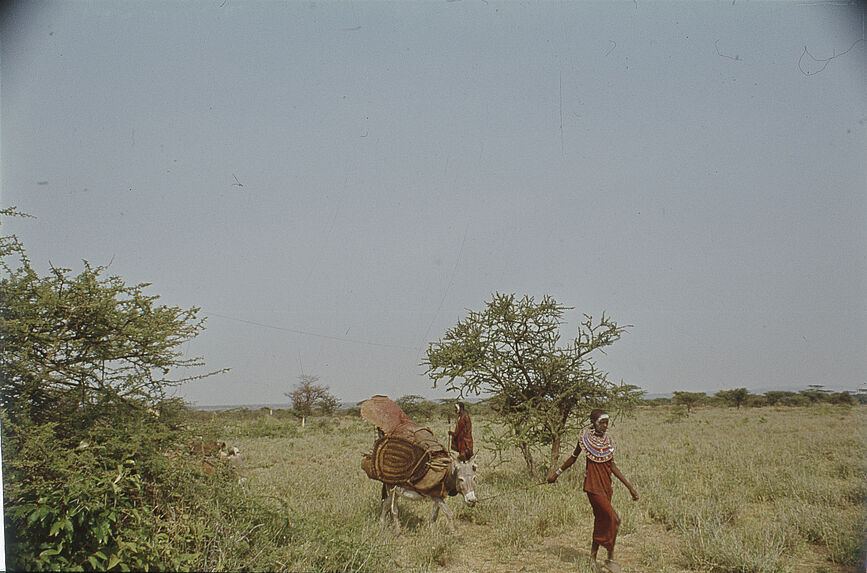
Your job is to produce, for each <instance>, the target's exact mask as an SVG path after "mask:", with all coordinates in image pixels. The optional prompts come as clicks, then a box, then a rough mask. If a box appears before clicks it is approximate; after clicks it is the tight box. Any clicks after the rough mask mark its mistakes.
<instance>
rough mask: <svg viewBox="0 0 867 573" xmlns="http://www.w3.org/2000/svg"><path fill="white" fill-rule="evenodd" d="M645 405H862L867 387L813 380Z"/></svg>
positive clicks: (681, 395) (677, 396)
mask: <svg viewBox="0 0 867 573" xmlns="http://www.w3.org/2000/svg"><path fill="white" fill-rule="evenodd" d="M641 404H642V405H644V406H667V405H677V406H683V407H685V408H686V410H687V412H690V411H692V409H693V408H695V407H696V406H724V407H725V406H728V407H734V408H740V407H742V406H743V407H749V408H758V407H763V406H813V405H816V404H832V405H850V406H854V405H858V404H867V388H862V389H860V390H858V391H857V392H854V393H853V392H849V391H845V390H844V391H842V392H834V391H831V390H828V389H826V388H824V387H823V386H822V385H819V384H811V385H810V386H808V388H807V389H806V390H800V391H798V392H793V391H786V390H769V391H767V392H764V393H763V394H753V393H751V392H750V391H749V390H747V389H746V388H734V389H731V390H720V391H718V392H716V393H715V394H713V395H708V394H706V393H704V392H687V391H680V390H679V391H676V392H674V393H673V394H672V396H671V397H670V398H668V397H661V398H651V399H642V400H641Z"/></svg>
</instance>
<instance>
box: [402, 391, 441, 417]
mask: <svg viewBox="0 0 867 573" xmlns="http://www.w3.org/2000/svg"><path fill="white" fill-rule="evenodd" d="M394 403H395V404H397V405H398V406H400V409H401V410H403V411H404V412H405V413H406V415H407V416H409V417H410V419H411V420H415V421H418V420H427V419H430V418H432V417H433V416H434V415H435V414H436V412H437V411H438V410H439V408H438V406H439V405H438V404H437V403H436V402H433V401H431V400H427V399H426V398H425V397H424V396H417V395H415V394H409V395H407V396H401V397H400V398H398V399H397V400H395V401H394Z"/></svg>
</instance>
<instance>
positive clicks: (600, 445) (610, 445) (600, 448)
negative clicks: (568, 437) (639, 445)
mask: <svg viewBox="0 0 867 573" xmlns="http://www.w3.org/2000/svg"><path fill="white" fill-rule="evenodd" d="M578 445H579V446H581V450H582V451H583V452H584V454H585V455H586V456H587V459H589V460H590V461H592V462H600V463H601V462H607V461H608V460H611V459H613V458H614V447H615V446H614V438H612V437H611V436H610V435H608V433H607V432H606V433H605V435H604V436H602V437H600V436H597V435H596V432H595V431H594V430H593V426H587V427H586V428H584V429H583V430H581V433H579V434H578Z"/></svg>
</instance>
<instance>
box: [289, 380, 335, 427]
mask: <svg viewBox="0 0 867 573" xmlns="http://www.w3.org/2000/svg"><path fill="white" fill-rule="evenodd" d="M317 382H319V376H314V375H312V374H302V375H301V376H299V377H298V383H297V384H296V385H295V388H294V389H293V390H292V391H291V392H286V393H285V395H286V396H288V397H289V399H290V400H292V407H293V408H294V409H295V410H298V412H300V413H301V427H302V428H303V427H304V425H305V422H306V420H307V416H310V415H312V414H313V410H314V409H315V408H319V409H320V410H322V411H323V413H325V414H331V413H333V412H334V410H336V409H337V406H339V405H340V401H339V400H338V399H337V397H336V396H335V395H334V394H332V393H331V392H330V391H329V389H328V386H324V385H322V384H317Z"/></svg>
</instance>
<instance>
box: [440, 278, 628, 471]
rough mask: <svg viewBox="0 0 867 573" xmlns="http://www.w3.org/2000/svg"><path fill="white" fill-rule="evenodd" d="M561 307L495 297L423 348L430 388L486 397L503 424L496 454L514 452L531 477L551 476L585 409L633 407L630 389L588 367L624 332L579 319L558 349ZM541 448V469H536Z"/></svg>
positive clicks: (610, 322)
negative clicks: (595, 354)
mask: <svg viewBox="0 0 867 573" xmlns="http://www.w3.org/2000/svg"><path fill="white" fill-rule="evenodd" d="M566 310H569V307H566V306H563V305H561V304H559V303H557V302H556V301H555V300H554V299H553V298H551V297H550V296H545V297H543V299H542V301H541V302H539V303H536V302H535V301H534V299H533V298H532V297H528V296H524V297H523V298H521V299H516V297H515V295H514V294H508V295H507V294H500V293H495V294H494V295H493V298H492V300H491V301H490V302H488V303H486V306H485V309H484V310H483V311H481V312H476V311H470V312H469V314H468V315H467V316H466V318H464V319H463V320H460V321H458V323H457V325H456V326H455V327H454V328H451V329H449V330H448V331H447V332H446V334H445V336H444V337H443V338H442V340H440V341H437V342H434V343H431V344H430V346H429V347H428V351H427V358H426V360H425V361H424V362H423V365H424V366H427V373H428V375H429V376H430V377H431V379H432V380H433V385H434V387H436V386H437V384H438V383H440V382H442V383H443V384H444V386H445V388H446V389H447V390H449V391H455V392H457V393H458V395H459V396H460V397H461V398H463V397H464V396H465V395H467V394H475V395H479V394H482V393H484V394H490V395H491V398H490V401H489V403H490V405H491V407H492V408H493V409H494V410H495V411H496V412H497V413H498V414H499V416H500V419H501V420H502V421H503V422H504V425H503V431H502V432H500V433H499V434H497V435H495V436H493V442H494V443H495V445H496V447H497V448H498V449H499V451H500V452H501V451H502V450H503V449H504V448H506V447H509V446H514V447H517V448H518V449H519V450H520V451H521V454H522V456H523V457H524V461H525V462H526V464H527V469H528V471H529V472H530V474H531V475H533V477H534V478H537V479H538V478H539V477H540V476H541V475H542V472H541V471H540V470H545V472H544V473H548V471H550V470H551V469H553V468H554V467H555V466H556V465H557V463H558V461H559V456H560V450H561V446H562V440H563V438H564V437H566V436H567V435H568V434H570V433H573V432H575V431H576V430H577V429H578V426H579V425H580V423H581V421H582V420H583V419H585V418H586V415H587V414H588V413H589V411H590V409H592V408H595V407H601V406H605V407H608V408H610V409H614V410H618V409H621V408H623V407H626V406H628V405H630V404H634V403H635V402H636V400H637V396H638V394H639V393H638V392H636V390H637V388H636V387H635V386H630V385H625V384H622V383H621V384H619V385H618V384H614V383H612V382H611V381H609V380H608V378H607V374H606V373H604V372H601V371H600V370H599V369H598V368H597V367H596V362H595V360H594V359H593V357H592V356H591V353H593V352H594V351H600V352H601V351H602V349H603V348H605V347H607V346H610V345H611V344H613V343H614V342H616V341H617V340H618V339H619V338H620V335H621V334H622V333H623V332H624V331H625V327H621V326H618V325H617V323H615V322H614V321H613V320H611V319H609V318H608V317H606V316H605V315H604V314H603V315H602V317H601V319H600V320H599V321H598V322H595V323H594V321H593V319H592V317H590V316H588V315H584V318H585V320H584V321H583V322H582V323H581V325H580V326H579V328H578V335H577V337H576V338H575V339H574V340H572V341H570V342H569V343H568V344H567V345H565V346H558V342H559V340H560V326H561V325H562V324H563V321H562V318H563V313H564V312H565V311H566ZM545 449H547V454H548V455H547V462H541V461H540V458H544V451H545Z"/></svg>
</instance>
